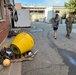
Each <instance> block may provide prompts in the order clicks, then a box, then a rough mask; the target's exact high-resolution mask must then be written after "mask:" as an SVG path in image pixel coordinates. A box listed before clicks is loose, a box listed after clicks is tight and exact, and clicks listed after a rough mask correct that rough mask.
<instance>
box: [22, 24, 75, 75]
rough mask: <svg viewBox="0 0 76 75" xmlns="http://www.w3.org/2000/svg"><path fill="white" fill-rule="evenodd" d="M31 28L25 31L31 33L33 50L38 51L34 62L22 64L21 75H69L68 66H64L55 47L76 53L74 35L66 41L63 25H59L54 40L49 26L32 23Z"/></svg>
mask: <svg viewBox="0 0 76 75" xmlns="http://www.w3.org/2000/svg"><path fill="white" fill-rule="evenodd" d="M32 27H33V29H31V30H27V31H28V32H30V33H32V35H33V37H34V40H35V46H34V48H33V50H38V54H37V56H36V57H35V59H34V61H31V62H29V61H24V62H23V63H22V75H42V74H43V75H69V66H68V65H67V64H65V62H64V60H63V58H62V57H61V56H60V54H59V53H58V51H57V50H56V46H55V45H57V46H58V47H59V48H61V49H67V50H69V51H74V52H76V47H75V44H76V41H75V40H76V38H75V37H76V35H75V33H74V32H72V34H71V39H70V40H69V39H67V38H66V37H65V35H66V29H65V25H60V26H59V29H58V32H57V40H55V39H54V38H53V30H52V28H51V25H50V24H45V23H32ZM34 28H35V29H34ZM74 28H76V26H75V27H74ZM23 30H26V29H23ZM39 30H40V31H39Z"/></svg>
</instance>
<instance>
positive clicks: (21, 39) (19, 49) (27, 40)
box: [10, 32, 34, 54]
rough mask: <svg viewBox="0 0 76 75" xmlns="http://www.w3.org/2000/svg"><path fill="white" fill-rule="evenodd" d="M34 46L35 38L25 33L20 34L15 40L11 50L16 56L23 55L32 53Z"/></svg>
mask: <svg viewBox="0 0 76 75" xmlns="http://www.w3.org/2000/svg"><path fill="white" fill-rule="evenodd" d="M33 46H34V40H33V38H32V37H31V36H30V35H29V34H27V33H25V32H22V33H20V34H18V35H17V36H16V37H15V39H14V40H13V42H12V44H11V45H10V47H11V49H12V50H13V51H14V52H15V53H16V54H23V53H25V52H27V51H30V50H31V49H32V47H33Z"/></svg>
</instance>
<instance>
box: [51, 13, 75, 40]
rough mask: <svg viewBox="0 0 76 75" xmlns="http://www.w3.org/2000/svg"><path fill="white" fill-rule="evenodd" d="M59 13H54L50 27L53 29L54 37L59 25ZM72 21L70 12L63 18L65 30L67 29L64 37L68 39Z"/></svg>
mask: <svg viewBox="0 0 76 75" xmlns="http://www.w3.org/2000/svg"><path fill="white" fill-rule="evenodd" d="M59 21H60V19H59V15H58V14H56V15H55V18H54V19H53V21H52V27H53V30H54V38H55V39H56V38H57V37H56V34H57V30H58V27H59ZM73 22H74V19H73V14H72V13H69V15H68V17H67V18H66V20H65V24H66V31H67V34H66V37H67V38H68V39H70V33H71V31H72V23H73Z"/></svg>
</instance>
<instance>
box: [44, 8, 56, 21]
mask: <svg viewBox="0 0 76 75" xmlns="http://www.w3.org/2000/svg"><path fill="white" fill-rule="evenodd" d="M54 16H55V12H54V10H53V7H48V8H46V9H45V18H46V19H45V22H49V21H50V19H51V18H53V17H54Z"/></svg>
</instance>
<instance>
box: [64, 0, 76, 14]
mask: <svg viewBox="0 0 76 75" xmlns="http://www.w3.org/2000/svg"><path fill="white" fill-rule="evenodd" d="M65 7H66V8H68V9H69V12H71V13H74V14H76V0H69V1H68V2H66V3H65Z"/></svg>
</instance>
